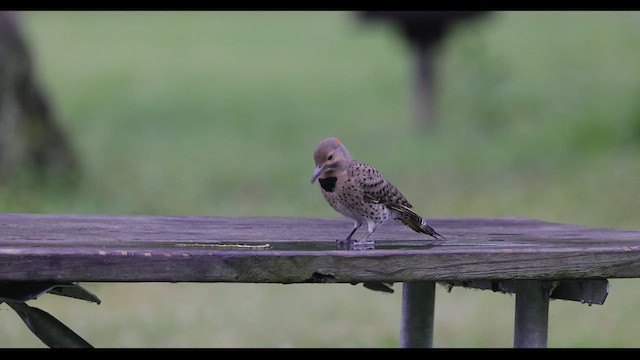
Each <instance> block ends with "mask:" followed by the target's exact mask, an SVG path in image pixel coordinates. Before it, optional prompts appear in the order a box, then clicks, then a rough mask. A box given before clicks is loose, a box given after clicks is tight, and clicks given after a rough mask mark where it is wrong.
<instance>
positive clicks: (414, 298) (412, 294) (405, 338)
mask: <svg viewBox="0 0 640 360" xmlns="http://www.w3.org/2000/svg"><path fill="white" fill-rule="evenodd" d="M435 295H436V283H435V281H413V282H405V283H404V284H403V286H402V319H401V324H400V346H401V347H403V348H430V347H432V345H433V309H434V305H435Z"/></svg>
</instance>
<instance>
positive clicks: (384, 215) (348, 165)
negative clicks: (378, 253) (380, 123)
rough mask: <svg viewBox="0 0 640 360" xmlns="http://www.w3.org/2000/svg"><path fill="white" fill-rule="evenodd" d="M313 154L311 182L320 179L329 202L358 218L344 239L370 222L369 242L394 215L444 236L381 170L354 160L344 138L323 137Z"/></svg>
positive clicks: (324, 194) (344, 212)
mask: <svg viewBox="0 0 640 360" xmlns="http://www.w3.org/2000/svg"><path fill="white" fill-rule="evenodd" d="M313 158H314V160H315V164H316V167H315V170H314V172H313V177H312V178H311V183H313V182H315V181H316V179H317V180H318V181H319V182H320V190H321V191H322V195H323V196H324V198H325V200H327V202H328V203H329V205H331V207H333V208H334V209H335V210H336V211H337V212H339V213H341V214H342V215H344V216H346V217H347V218H350V219H351V220H353V222H354V224H353V225H354V226H353V230H352V231H351V233H350V234H349V236H347V238H346V239H345V240H344V241H346V242H349V241H351V237H352V236H353V234H354V233H355V232H356V230H358V228H360V226H362V225H363V224H364V223H366V224H367V228H368V233H367V235H365V237H364V238H363V239H362V240H361V241H362V242H366V241H367V239H368V238H369V236H371V234H373V232H374V231H375V230H376V228H377V227H378V226H379V225H382V224H383V223H384V222H385V221H386V220H387V219H389V218H390V217H391V218H393V219H395V220H397V221H400V222H402V223H403V224H405V225H407V226H408V227H410V228H411V229H413V230H415V231H417V232H420V233H424V234H427V235H430V236H432V237H434V238H436V239H437V236H439V237H441V238H443V239H444V237H443V236H442V235H440V234H438V233H437V232H436V231H435V230H433V228H432V227H431V226H429V225H427V222H426V221H425V220H424V219H423V218H422V217H421V216H420V215H418V214H416V213H415V212H414V211H413V210H411V208H412V205H411V203H410V202H409V201H408V200H407V199H406V198H405V197H404V195H402V193H401V192H400V191H399V190H398V189H397V188H396V187H395V186H393V184H391V183H390V182H389V181H387V180H386V179H385V178H384V176H382V174H380V172H378V170H376V169H375V168H373V167H372V166H370V165H367V164H365V163H362V162H360V161H358V160H354V159H353V158H352V157H351V155H350V154H349V151H348V150H347V148H346V147H345V146H344V145H343V144H342V143H341V142H340V140H338V139H336V138H327V139H324V140H322V141H321V142H320V144H318V147H317V148H316V150H315V152H314V154H313Z"/></svg>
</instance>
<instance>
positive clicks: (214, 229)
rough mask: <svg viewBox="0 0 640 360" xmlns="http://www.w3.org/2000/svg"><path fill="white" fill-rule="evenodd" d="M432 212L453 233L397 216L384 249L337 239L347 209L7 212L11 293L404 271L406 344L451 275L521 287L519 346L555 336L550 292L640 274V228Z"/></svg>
mask: <svg viewBox="0 0 640 360" xmlns="http://www.w3.org/2000/svg"><path fill="white" fill-rule="evenodd" d="M429 221H430V224H431V225H432V226H433V227H434V228H435V229H437V231H438V232H440V233H441V234H442V235H444V236H445V237H446V238H447V241H439V240H438V241H434V240H433V239H429V238H426V237H425V236H423V235H422V234H418V233H415V232H413V231H411V230H410V229H408V228H406V227H404V226H402V225H399V224H395V223H393V222H389V223H387V224H385V225H384V226H382V227H380V228H379V229H378V230H377V231H376V233H375V236H374V238H375V240H376V246H375V248H374V249H358V250H352V249H339V248H337V247H336V243H335V241H336V239H342V238H344V237H345V235H346V234H347V233H348V232H349V231H350V230H351V223H350V222H349V221H347V220H344V219H322V218H282V217H156V216H85V215H82V216H81V215H22V214H4V215H0V301H3V300H4V301H7V299H9V300H11V299H13V301H8V303H9V302H10V303H11V304H13V305H14V306H15V307H14V306H12V307H14V309H15V308H16V307H18V309H16V311H18V312H19V313H20V311H21V310H20V306H23V307H24V305H19V304H23V303H19V302H16V301H15V299H16V298H15V297H12V296H13V295H6V294H7V293H12V292H11V291H10V290H12V289H15V288H16V287H17V288H20V287H23V288H24V286H28V285H32V284H36V285H37V284H54V283H55V284H58V283H59V284H63V285H64V284H69V283H77V282H244V283H286V284H291V283H308V282H337V283H359V282H364V283H371V282H374V283H375V282H403V283H404V285H403V305H402V320H401V321H402V324H401V334H400V339H401V342H400V343H401V346H403V347H427V346H431V345H432V335H433V315H434V314H433V312H434V298H435V282H436V281H442V282H446V283H449V284H450V285H455V286H458V285H459V286H471V287H476V288H484V289H491V290H493V291H501V292H515V293H516V308H515V328H514V346H516V347H544V346H546V344H547V319H548V306H549V299H553V298H560V299H568V300H579V301H582V302H588V303H596V304H602V303H603V302H604V300H605V298H606V295H607V281H606V279H607V278H628V277H640V231H626V230H614V229H595V228H586V227H579V226H571V225H562V224H555V223H548V222H542V221H537V220H529V219H522V218H491V219H489V218H487V219H484V218H450V219H430V220H429ZM62 289H65V288H62ZM56 291H57V292H59V293H60V292H62V293H63V295H64V291H61V290H60V288H58V290H56ZM65 291H66V290H65ZM68 292H70V293H71V292H72V291H71V290H68ZM2 294H5V295H2ZM67 295H68V296H72V297H75V296H74V294H71V295H69V294H67ZM79 297H82V296H79ZM23 300H24V299H23ZM29 309H33V308H29V307H28V306H26V310H29ZM22 310H24V311H26V310H25V309H22ZM32 331H34V330H33V329H32ZM34 332H35V331H34Z"/></svg>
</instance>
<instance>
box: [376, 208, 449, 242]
mask: <svg viewBox="0 0 640 360" xmlns="http://www.w3.org/2000/svg"><path fill="white" fill-rule="evenodd" d="M387 206H389V207H390V208H391V209H393V210H395V211H396V212H397V213H398V217H396V220H398V221H400V222H401V223H403V224H405V225H406V226H408V227H410V228H411V229H413V230H414V231H416V232H419V233H423V234H427V235H429V236H431V237H433V238H434V239H437V236H439V237H441V238H442V239H444V240H446V239H445V237H444V236H442V235H440V234H438V232H437V231H435V230H433V228H432V227H431V226H429V225H428V224H427V221H426V220H425V219H423V218H422V216H420V215H418V214H416V213H415V212H414V211H413V210H411V209H409V208H408V207H406V206H404V205H400V204H388V205H387Z"/></svg>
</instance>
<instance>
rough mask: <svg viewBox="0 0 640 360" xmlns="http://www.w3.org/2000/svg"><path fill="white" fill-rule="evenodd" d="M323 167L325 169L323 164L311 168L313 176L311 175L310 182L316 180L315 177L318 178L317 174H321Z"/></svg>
mask: <svg viewBox="0 0 640 360" xmlns="http://www.w3.org/2000/svg"><path fill="white" fill-rule="evenodd" d="M324 169H325V167H324V166H320V165H318V166H316V168H315V169H314V170H313V176H312V177H311V183H312V184H313V183H314V182H316V179H317V178H318V176H320V174H322V172H323V171H324Z"/></svg>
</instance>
